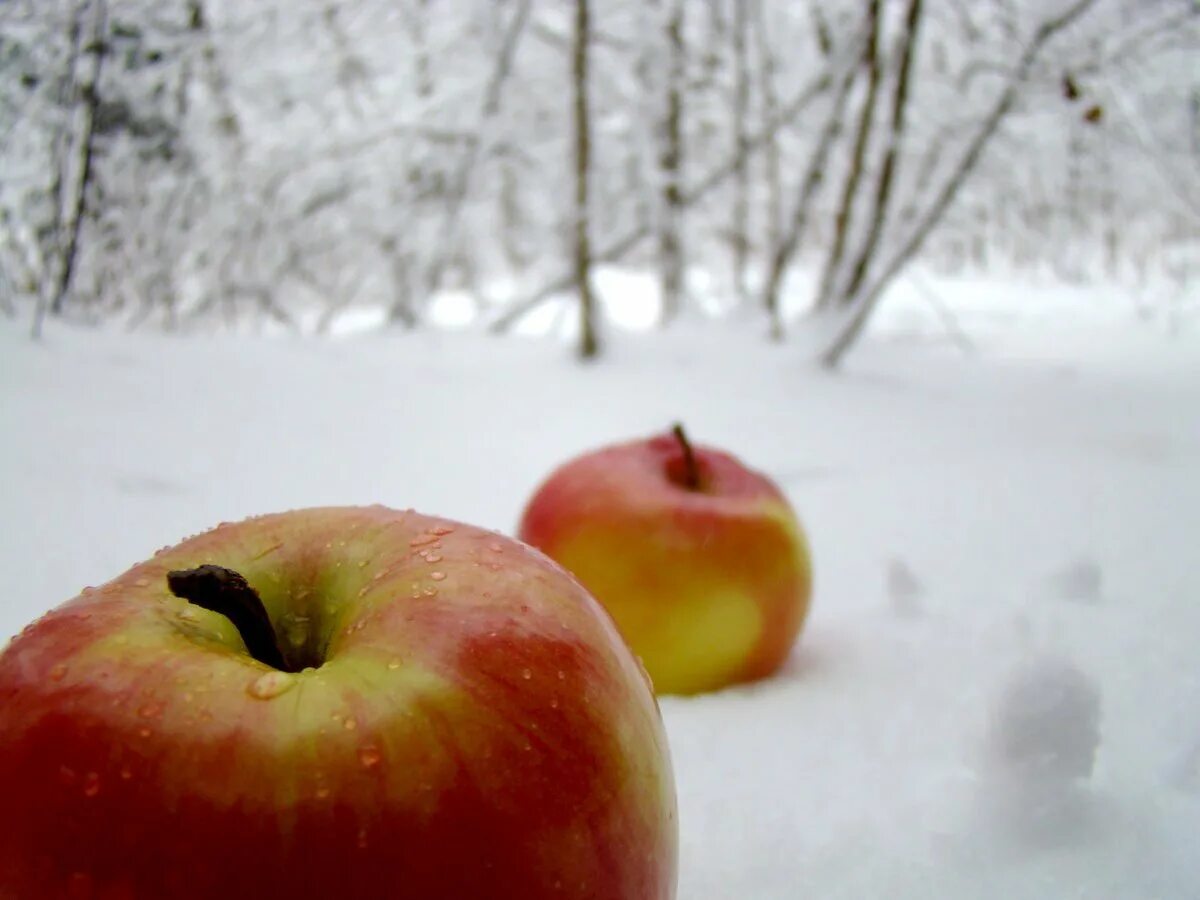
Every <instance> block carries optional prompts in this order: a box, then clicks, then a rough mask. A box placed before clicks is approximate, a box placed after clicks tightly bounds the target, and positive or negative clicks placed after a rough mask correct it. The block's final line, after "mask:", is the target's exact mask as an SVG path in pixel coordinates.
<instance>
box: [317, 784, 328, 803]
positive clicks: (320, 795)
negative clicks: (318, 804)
mask: <svg viewBox="0 0 1200 900" xmlns="http://www.w3.org/2000/svg"><path fill="white" fill-rule="evenodd" d="M328 796H329V786H328V785H325V784H322V785H320V786H319V787H318V788H317V799H318V800H324V799H325V798H326V797H328Z"/></svg>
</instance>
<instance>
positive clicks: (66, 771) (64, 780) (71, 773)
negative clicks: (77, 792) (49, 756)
mask: <svg viewBox="0 0 1200 900" xmlns="http://www.w3.org/2000/svg"><path fill="white" fill-rule="evenodd" d="M77 777H78V776H77V775H76V774H75V770H74V769H72V768H71V767H70V766H59V767H58V780H59V782H60V783H61V784H64V785H66V786H68V787H69V786H70V785H72V784H74V783H75V779H76V778H77Z"/></svg>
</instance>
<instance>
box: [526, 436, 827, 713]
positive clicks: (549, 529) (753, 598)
mask: <svg viewBox="0 0 1200 900" xmlns="http://www.w3.org/2000/svg"><path fill="white" fill-rule="evenodd" d="M694 460H695V466H696V473H697V475H698V478H699V484H698V486H696V487H694V488H693V487H689V486H688V485H687V483H686V482H687V477H686V468H687V455H686V453H685V449H684V445H683V444H682V443H681V440H680V439H679V438H677V437H676V436H675V435H673V434H668V435H664V436H660V437H654V438H649V439H645V440H639V441H632V442H629V443H624V444H619V445H616V446H612V447H607V448H604V449H601V450H597V451H594V452H592V453H588V454H585V455H583V456H580V457H578V458H576V459H574V460H572V461H570V462H568V463H566V464H565V465H563V466H562V467H561V468H559V469H558V470H557V471H555V472H554V473H552V474H551V475H550V477H549V479H548V480H547V481H546V482H545V483H544V484H543V485H542V486H541V487H540V488H539V489H538V490H537V492H536V493H535V494H534V496H533V499H532V500H531V501H530V502H529V505H528V506H527V508H526V510H525V513H524V516H523V518H522V520H521V524H520V529H519V536H520V538H521V539H522V540H523V541H526V542H528V543H530V544H532V545H533V546H535V547H538V548H539V549H541V550H542V551H544V552H545V553H546V554H547V555H548V556H550V557H552V558H553V559H555V560H557V561H558V562H560V563H562V565H563V566H564V567H566V568H567V569H569V570H570V571H571V572H573V573H574V574H575V576H576V577H577V578H578V579H579V580H580V581H582V582H583V584H584V586H585V587H587V589H588V590H589V591H591V592H592V594H593V595H594V596H595V597H596V599H598V600H599V601H600V602H601V603H602V604H603V605H604V606H605V607H606V608H607V609H608V611H609V612H610V613H611V614H612V616H613V618H614V619H615V620H616V622H617V626H618V628H620V630H621V633H622V635H624V637H625V639H626V640H627V641H628V642H629V645H630V647H631V648H632V649H633V651H634V652H635V653H636V654H638V655H639V656H640V657H641V659H642V662H643V664H644V665H645V667H646V669H647V670H648V671H649V673H650V676H651V678H652V679H653V681H654V686H655V689H656V690H657V691H658V692H659V693H664V694H694V693H699V692H702V691H711V690H716V689H718V688H722V687H726V686H728V685H731V684H736V683H739V682H745V681H753V680H755V679H759V678H763V677H765V676H767V675H771V674H772V673H774V672H775V671H776V670H777V669H778V668H779V667H780V666H781V665H782V663H783V662H784V660H785V659H786V658H787V656H788V654H789V653H790V651H791V649H792V646H793V644H794V643H795V640H796V637H797V635H798V634H799V633H800V629H801V627H802V626H803V624H804V620H805V617H806V615H807V612H808V606H809V599H810V596H811V591H812V573H811V566H810V561H809V551H808V546H807V543H806V541H805V537H804V532H803V530H802V529H801V526H800V523H799V522H798V521H797V519H796V516H795V514H794V513H793V511H792V509H791V506H790V505H789V504H788V501H787V499H786V498H785V497H784V496H783V494H782V493H781V492H780V490H779V489H778V488H777V487H776V486H775V485H774V484H773V483H772V482H771V481H770V480H769V479H768V478H766V477H765V476H763V475H761V474H759V473H757V472H754V471H751V470H750V469H747V468H746V467H745V466H744V465H743V464H742V463H741V462H739V461H738V460H737V459H735V458H734V457H732V456H730V455H729V454H726V453H722V452H720V451H717V450H714V449H711V448H706V447H696V448H695V449H694Z"/></svg>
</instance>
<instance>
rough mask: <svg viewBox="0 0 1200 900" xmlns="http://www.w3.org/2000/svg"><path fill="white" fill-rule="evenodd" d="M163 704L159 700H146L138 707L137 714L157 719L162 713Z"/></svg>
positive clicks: (144, 717) (145, 717)
mask: <svg viewBox="0 0 1200 900" xmlns="http://www.w3.org/2000/svg"><path fill="white" fill-rule="evenodd" d="M162 711H163V705H162V701H161V700H147V701H146V702H145V703H143V704H142V705H141V706H139V707H138V711H137V713H138V715H139V716H141V717H142V718H143V719H157V718H158V717H159V716H161V715H162Z"/></svg>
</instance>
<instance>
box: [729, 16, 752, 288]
mask: <svg viewBox="0 0 1200 900" xmlns="http://www.w3.org/2000/svg"><path fill="white" fill-rule="evenodd" d="M749 2H750V0H733V28H732V32H733V65H734V90H733V146H734V155H735V158H736V159H737V172H736V174H735V176H734V183H733V184H734V190H733V211H732V212H733V222H732V223H731V225H732V228H731V231H732V240H733V288H734V292H735V294H736V295H737V297H738V299H739V300H740V301H741V302H742V303H743V304H744V303H745V302H746V301H747V299H748V298H749V295H750V287H749V285H748V284H747V281H746V278H747V268H748V264H749V256H750V221H749V220H750V154H749V153H748V152H747V150H746V145H747V144H748V143H749V140H750V135H749V133H748V132H747V123H748V119H749V107H750V62H749V59H748V57H747V51H746V32H747V30H748V27H749V15H748V13H747V9H746V6H747V4H748V3H749Z"/></svg>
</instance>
